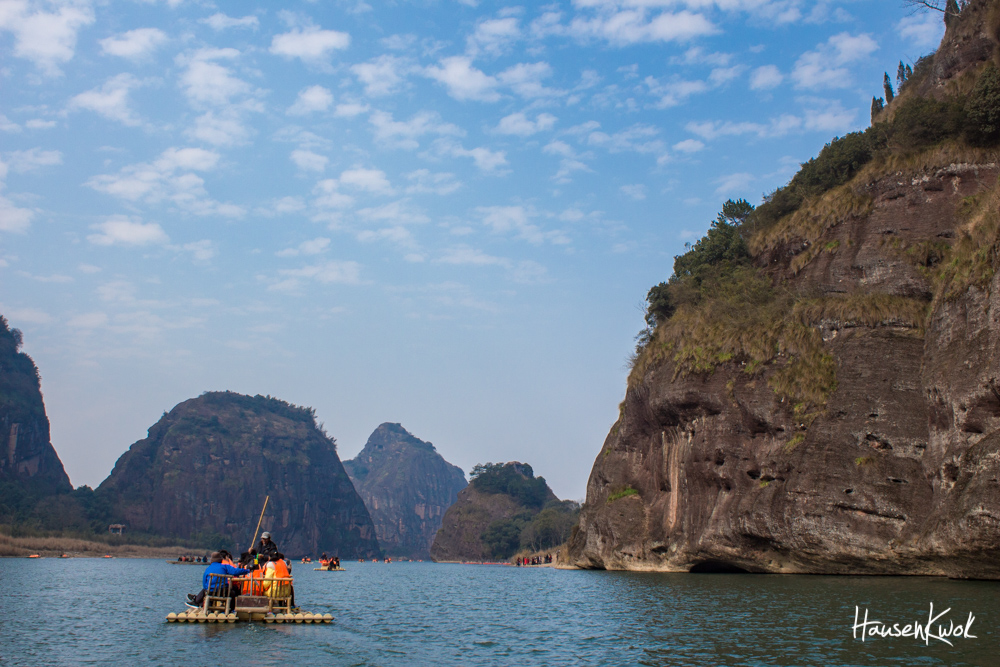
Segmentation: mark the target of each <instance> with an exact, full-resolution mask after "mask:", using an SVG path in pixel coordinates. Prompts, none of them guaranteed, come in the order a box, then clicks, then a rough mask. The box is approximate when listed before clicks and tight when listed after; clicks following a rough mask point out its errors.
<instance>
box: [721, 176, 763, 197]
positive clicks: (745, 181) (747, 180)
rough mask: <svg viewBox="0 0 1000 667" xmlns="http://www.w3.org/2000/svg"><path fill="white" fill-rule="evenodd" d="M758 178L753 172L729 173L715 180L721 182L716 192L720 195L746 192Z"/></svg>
mask: <svg viewBox="0 0 1000 667" xmlns="http://www.w3.org/2000/svg"><path fill="white" fill-rule="evenodd" d="M755 180H757V178H756V177H755V176H754V175H753V174H747V173H738V174H727V175H725V176H721V177H719V178H717V179H716V180H715V181H714V182H715V183H718V184H719V187H717V188H716V189H715V194H717V195H719V196H724V195H729V194H733V193H736V194H741V193H744V192H746V190H747V188H749V187H750V184H751V183H753V182H754V181H755Z"/></svg>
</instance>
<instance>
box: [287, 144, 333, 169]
mask: <svg viewBox="0 0 1000 667" xmlns="http://www.w3.org/2000/svg"><path fill="white" fill-rule="evenodd" d="M289 158H290V159H291V161H292V162H294V163H295V166H296V167H298V168H299V169H301V170H302V171H323V170H324V169H326V165H327V163H329V162H330V158H328V157H326V156H325V155H320V154H318V153H313V152H312V151H310V150H306V149H304V148H297V149H295V150H294V151H292V153H291V155H289Z"/></svg>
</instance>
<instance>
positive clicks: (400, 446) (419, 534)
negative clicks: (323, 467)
mask: <svg viewBox="0 0 1000 667" xmlns="http://www.w3.org/2000/svg"><path fill="white" fill-rule="evenodd" d="M344 468H345V469H346V470H347V474H348V475H349V476H350V478H351V481H352V482H354V488H355V489H357V491H358V494H359V495H360V496H361V499H362V500H364V502H365V506H366V507H367V508H368V513H369V514H371V517H372V521H373V522H374V524H375V534H376V535H377V536H378V541H379V545H381V547H382V549H384V550H385V552H386V553H387V554H388V555H390V556H403V557H407V558H420V559H422V558H430V548H431V544H432V543H433V542H434V536H435V535H436V534H437V531H438V528H440V527H441V519H442V517H443V516H444V513H445V511H446V510H447V509H448V508H449V507H451V506H452V504H453V503H454V502H455V499H456V498H457V497H458V492H459V491H461V490H462V489H464V488H465V486H466V481H465V473H464V472H462V469H461V468H459V467H458V466H453V465H451V464H450V463H448V462H447V461H445V460H444V458H443V457H442V456H441V455H440V454H438V453H437V451H436V450H435V449H434V445H432V444H431V443H429V442H424V441H423V440H420V439H419V438H415V437H414V436H413V435H411V434H410V433H409V432H408V431H407V430H406V429H405V428H403V427H402V426H401V425H400V424H389V423H385V424H382V425H380V426H379V427H378V428H377V429H375V431H374V432H373V433H372V434H371V436H370V437H369V438H368V442H367V443H365V447H364V449H362V450H361V451H360V452H359V453H358V455H357V456H356V457H355V458H354V459H351V460H349V461H344Z"/></svg>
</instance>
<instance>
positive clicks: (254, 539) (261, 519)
mask: <svg viewBox="0 0 1000 667" xmlns="http://www.w3.org/2000/svg"><path fill="white" fill-rule="evenodd" d="M270 499H271V496H270V495H269V496H267V497H266V498H264V509H262V510H261V511H260V518H259V519H257V528H255V529H254V531H253V539H252V540H251V541H250V547H249V548H248V549H247V551H250V549H253V545H254V544H256V543H257V532H258V531H259V530H260V523H261V521H263V520H264V512H266V511H267V501H268V500H270Z"/></svg>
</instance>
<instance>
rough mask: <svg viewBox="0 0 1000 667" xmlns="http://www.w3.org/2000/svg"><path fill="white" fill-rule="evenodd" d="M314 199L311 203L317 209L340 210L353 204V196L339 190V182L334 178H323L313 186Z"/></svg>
mask: <svg viewBox="0 0 1000 667" xmlns="http://www.w3.org/2000/svg"><path fill="white" fill-rule="evenodd" d="M313 194H314V195H316V199H315V200H314V201H313V203H314V204H315V205H316V207H317V208H319V209H333V210H341V209H345V208H350V207H351V206H353V205H354V197H351V196H350V195H345V194H344V193H342V192H340V182H339V181H337V179H335V178H325V179H323V180H322V181H320V182H318V183H317V184H316V186H315V187H314V188H313Z"/></svg>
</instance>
